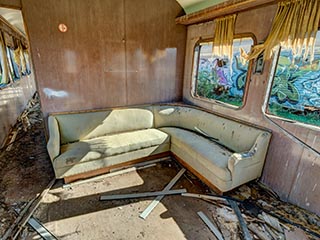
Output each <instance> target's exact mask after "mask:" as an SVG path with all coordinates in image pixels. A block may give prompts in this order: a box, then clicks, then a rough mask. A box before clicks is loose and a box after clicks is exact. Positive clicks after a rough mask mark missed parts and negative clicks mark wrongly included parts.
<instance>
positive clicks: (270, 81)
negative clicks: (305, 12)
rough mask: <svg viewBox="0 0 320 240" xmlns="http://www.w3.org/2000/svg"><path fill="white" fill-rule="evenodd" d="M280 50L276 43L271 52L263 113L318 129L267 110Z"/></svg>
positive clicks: (297, 124) (289, 122)
mask: <svg viewBox="0 0 320 240" xmlns="http://www.w3.org/2000/svg"><path fill="white" fill-rule="evenodd" d="M318 31H320V29H318ZM280 52H281V46H280V45H278V46H277V48H276V50H275V51H274V53H273V56H272V60H271V64H270V65H271V68H270V72H269V76H268V77H267V80H268V86H267V91H266V95H265V101H264V104H263V108H262V109H263V113H264V115H265V116H266V117H268V118H271V119H277V120H281V121H284V122H286V123H288V124H293V125H296V126H300V127H304V128H308V129H311V130H316V131H319V130H320V126H316V125H313V124H308V123H304V122H301V121H297V120H294V119H290V118H285V117H282V116H278V115H275V114H272V113H270V112H269V101H270V98H271V91H272V86H273V83H274V79H275V75H276V70H277V66H278V62H279V57H280Z"/></svg>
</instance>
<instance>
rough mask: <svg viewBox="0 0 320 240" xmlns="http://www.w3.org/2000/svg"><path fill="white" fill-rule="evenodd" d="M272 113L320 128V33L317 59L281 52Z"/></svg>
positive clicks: (289, 51) (275, 78)
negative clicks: (311, 60)
mask: <svg viewBox="0 0 320 240" xmlns="http://www.w3.org/2000/svg"><path fill="white" fill-rule="evenodd" d="M268 112H269V113H271V114H274V115H277V116H280V117H284V118H287V119H290V120H293V121H299V122H302V123H306V124H312V125H316V126H320V34H319V32H318V34H317V41H316V48H315V60H314V61H313V62H312V63H310V61H308V59H303V58H302V57H296V56H294V55H293V54H292V51H291V50H288V49H281V51H280V54H279V59H278V63H277V66H276V72H275V76H274V80H273V84H272V89H271V94H270V99H269V108H268Z"/></svg>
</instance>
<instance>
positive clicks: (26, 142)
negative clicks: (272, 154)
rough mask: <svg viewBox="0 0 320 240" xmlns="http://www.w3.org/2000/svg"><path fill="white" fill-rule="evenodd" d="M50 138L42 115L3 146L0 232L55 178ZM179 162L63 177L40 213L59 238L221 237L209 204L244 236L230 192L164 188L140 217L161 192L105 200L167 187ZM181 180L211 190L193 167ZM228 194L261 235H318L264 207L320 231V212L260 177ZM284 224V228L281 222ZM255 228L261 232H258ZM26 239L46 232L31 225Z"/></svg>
mask: <svg viewBox="0 0 320 240" xmlns="http://www.w3.org/2000/svg"><path fill="white" fill-rule="evenodd" d="M45 146H46V144H45V137H44V126H43V123H41V122H38V121H36V122H35V123H34V124H32V126H31V128H29V130H28V131H27V132H23V131H19V133H18V135H17V137H16V140H15V142H14V143H13V144H12V147H11V149H10V151H6V150H4V151H2V153H1V155H0V156H1V159H0V166H1V168H0V171H1V172H0V174H1V182H0V190H1V192H0V194H1V195H0V201H1V208H0V215H1V222H0V236H3V234H4V233H5V231H6V230H7V229H8V228H9V227H10V226H11V224H13V222H14V221H15V218H16V215H15V213H14V209H23V207H24V206H25V205H26V204H27V202H28V201H30V200H31V199H33V198H34V197H35V196H36V195H37V194H39V193H41V192H42V190H43V189H44V188H45V187H46V186H47V184H48V183H49V182H50V180H51V179H52V178H53V172H52V169H51V163H50V160H49V157H48V155H47V153H46V148H45ZM180 168H181V167H180V166H179V165H178V164H177V163H176V162H175V161H174V160H167V161H163V162H159V163H157V164H156V165H153V166H150V167H148V168H145V169H141V170H138V171H132V172H128V173H125V174H121V175H116V176H113V177H105V178H99V179H98V180H95V181H90V182H86V183H82V184H78V185H72V184H71V185H70V186H69V187H67V188H66V187H63V183H62V181H60V180H59V181H57V182H56V183H55V185H54V186H53V187H52V188H51V190H50V191H49V192H48V193H47V194H46V195H45V196H44V198H43V199H42V201H41V203H40V205H39V207H38V208H37V209H36V211H35V212H34V214H33V217H34V218H35V219H38V220H39V222H41V223H42V224H43V225H44V226H45V227H46V228H47V229H48V230H49V231H50V232H52V233H53V234H54V235H55V236H56V237H57V238H58V239H216V237H215V235H214V234H213V233H212V232H211V231H210V230H209V228H208V227H207V226H206V225H205V223H204V222H203V221H202V220H201V219H200V217H199V216H198V214H197V212H199V211H202V212H203V213H204V214H205V215H207V216H208V217H209V219H210V221H211V222H212V223H213V224H214V225H215V226H216V227H217V228H218V229H219V231H221V233H222V235H223V237H224V239H241V238H240V227H239V223H238V218H237V216H236V215H235V214H234V212H233V210H232V209H231V208H230V206H229V204H228V203H227V202H226V200H223V199H222V200H221V201H211V202H209V201H204V200H202V199H198V198H190V197H183V196H180V195H174V196H165V197H164V198H163V199H162V200H161V202H160V204H159V205H158V206H157V207H156V208H155V209H154V210H153V211H152V212H151V213H150V215H149V216H148V217H147V218H146V219H145V220H143V219H141V218H139V214H140V213H141V212H142V211H143V210H144V209H145V208H146V207H147V206H148V205H149V204H150V202H151V201H152V200H153V199H154V197H149V198H141V199H130V200H129V199H127V200H112V201H99V197H100V196H101V195H103V194H127V193H137V192H150V191H161V190H162V189H163V188H164V187H165V186H166V184H168V183H169V182H170V180H171V179H172V178H173V177H174V176H175V175H176V174H177V173H178V171H179V169H180ZM182 188H185V189H186V190H187V191H188V192H192V193H200V194H212V192H211V191H210V189H208V188H207V187H206V186H205V185H203V184H202V183H201V182H200V181H199V180H198V179H197V178H195V177H194V176H193V175H192V174H190V173H189V172H187V173H185V174H184V175H183V176H182V177H181V178H180V180H179V181H178V182H177V183H176V184H175V186H174V187H173V189H182ZM226 196H229V197H233V198H235V199H238V200H241V201H242V203H241V204H240V205H239V207H240V209H242V210H244V212H243V216H244V219H245V221H246V224H247V225H249V226H250V228H249V229H250V234H251V235H252V236H253V238H254V239H263V238H264V237H265V239H284V238H283V236H287V239H290V235H291V236H294V237H298V238H292V239H301V240H303V239H318V238H317V237H315V236H314V234H313V235H312V234H308V232H307V231H302V230H298V229H297V228H295V227H293V226H292V225H291V224H285V223H284V222H283V220H282V221H278V220H277V219H279V218H277V219H276V221H275V222H273V223H267V222H268V220H266V219H264V218H263V216H262V215H263V213H262V212H261V208H263V209H264V210H265V211H266V212H267V213H268V214H276V216H279V217H280V218H283V219H284V220H289V221H292V222H293V223H295V224H298V225H300V226H302V227H304V228H306V229H309V230H311V231H313V232H314V233H316V234H320V219H319V216H317V215H315V214H312V213H309V212H307V211H305V210H303V209H300V208H298V207H296V206H294V205H291V204H287V203H284V202H282V201H280V200H278V199H277V198H276V196H274V194H273V193H272V192H271V191H270V190H268V189H264V188H262V187H261V185H259V184H257V183H256V182H253V183H250V184H247V185H245V186H242V187H241V188H238V189H237V190H235V191H232V192H230V193H227V194H226ZM257 206H258V207H260V208H258V207H257ZM268 216H270V215H268ZM250 224H251V225H250ZM268 224H269V225H268ZM271 225H274V226H271ZM278 225H279V226H280V230H276V228H277V227H279V226H278ZM253 228H256V229H257V230H256V231H258V233H260V234H262V236H260V237H258V236H257V234H254V230H252V229H253ZM270 229H271V233H270ZM281 231H283V233H281ZM290 231H291V232H290ZM263 234H264V235H263ZM272 234H274V236H272ZM280 237H282V238H280ZM19 239H40V237H39V236H38V234H37V233H36V232H35V231H34V230H33V229H32V228H30V227H29V226H28V225H26V227H25V228H24V229H22V231H21V234H20V236H19Z"/></svg>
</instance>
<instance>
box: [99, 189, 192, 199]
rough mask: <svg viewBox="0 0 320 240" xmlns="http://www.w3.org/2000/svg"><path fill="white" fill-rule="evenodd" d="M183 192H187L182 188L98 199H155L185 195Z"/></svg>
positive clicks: (107, 196) (105, 196) (106, 196)
mask: <svg viewBox="0 0 320 240" xmlns="http://www.w3.org/2000/svg"><path fill="white" fill-rule="evenodd" d="M185 192H187V190H186V189H185V188H184V189H177V190H168V191H158V192H144V193H131V194H119V195H104V196H101V197H100V201H107V200H119V199H130V198H144V197H156V196H165V195H175V194H181V193H185Z"/></svg>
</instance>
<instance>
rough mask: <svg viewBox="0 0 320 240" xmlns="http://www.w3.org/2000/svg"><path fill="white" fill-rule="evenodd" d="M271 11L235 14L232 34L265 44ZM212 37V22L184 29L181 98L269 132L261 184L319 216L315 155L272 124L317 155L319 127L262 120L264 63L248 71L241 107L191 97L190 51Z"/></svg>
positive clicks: (265, 81)
mask: <svg viewBox="0 0 320 240" xmlns="http://www.w3.org/2000/svg"><path fill="white" fill-rule="evenodd" d="M275 11H276V6H275V5H272V6H267V7H263V8H258V9H254V10H248V11H245V12H242V13H239V15H238V17H237V20H236V30H235V31H236V33H237V34H241V33H248V32H251V33H253V34H254V35H255V36H256V38H257V41H258V42H259V41H263V40H265V38H266V37H267V35H268V33H269V30H270V28H271V23H272V19H273V17H274V14H275ZM261 26H263V27H261ZM213 33H214V24H213V23H212V22H208V23H203V24H198V25H191V26H189V27H188V35H187V47H186V65H185V73H184V92H183V100H184V101H185V102H188V103H190V104H195V105H198V106H201V107H204V108H207V109H210V110H213V111H217V112H219V113H222V114H225V115H229V116H232V117H234V118H238V119H241V120H245V121H248V122H252V123H255V124H257V125H260V126H262V127H267V128H269V129H271V130H272V132H273V137H272V140H271V144H270V147H269V152H268V155H267V158H266V163H265V167H264V171H263V176H262V178H261V179H262V182H264V183H265V184H267V185H268V186H270V187H271V188H272V189H273V190H275V191H276V192H277V193H278V194H279V196H280V197H281V198H282V199H283V200H286V201H289V202H292V203H294V204H297V205H299V206H301V207H304V208H306V209H309V210H311V211H313V212H316V213H317V214H320V205H319V199H320V175H319V170H320V158H319V155H317V154H316V153H315V152H314V151H312V150H310V149H308V148H307V147H304V146H302V145H301V144H300V143H299V142H298V141H297V140H295V139H294V138H293V137H291V136H290V135H288V134H286V133H285V132H284V131H283V130H281V128H280V127H278V126H277V125H280V126H281V127H282V128H284V129H286V130H287V131H288V132H290V133H291V134H292V135H293V136H295V137H297V138H299V139H300V140H302V141H303V142H305V143H306V144H308V145H309V146H311V147H312V148H315V149H316V150H317V151H320V137H319V136H320V130H319V128H307V127H304V126H301V125H296V124H292V123H288V122H284V121H281V120H278V119H272V120H273V121H274V122H276V123H277V125H276V124H274V123H273V122H272V121H270V120H269V119H268V118H266V117H265V115H264V114H263V110H262V106H263V104H264V101H265V97H266V94H267V88H268V81H269V74H270V71H271V67H272V64H271V62H270V61H268V62H266V63H265V66H264V71H263V74H261V75H260V74H252V73H251V77H250V81H249V88H248V92H247V97H246V104H245V106H244V107H243V108H241V109H238V110H236V109H232V108H226V107H223V106H221V105H217V104H214V103H212V102H204V101H201V100H199V99H197V98H194V97H192V95H191V81H192V72H191V71H192V64H193V63H192V61H193V49H194V46H195V44H196V42H197V41H198V40H199V39H200V37H202V38H210V37H212V35H213Z"/></svg>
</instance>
